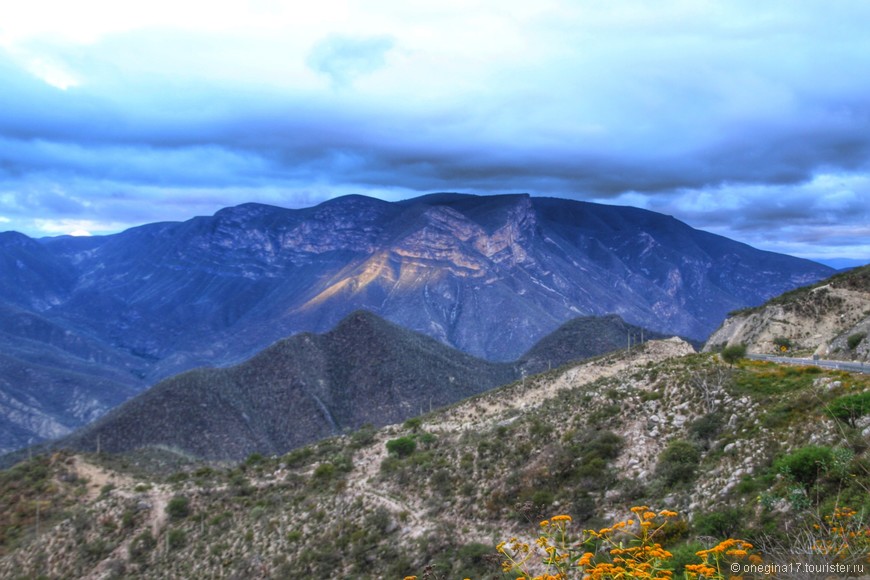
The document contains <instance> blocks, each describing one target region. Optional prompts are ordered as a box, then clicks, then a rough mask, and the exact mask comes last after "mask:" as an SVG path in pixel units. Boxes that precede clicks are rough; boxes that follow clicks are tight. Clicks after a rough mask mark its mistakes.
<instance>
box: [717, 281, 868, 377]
mask: <svg viewBox="0 0 870 580" xmlns="http://www.w3.org/2000/svg"><path fill="white" fill-rule="evenodd" d="M868 335H870V265H868V266H862V267H860V268H855V269H853V270H849V271H847V272H844V273H841V274H837V275H835V276H832V277H830V278H827V279H825V280H822V281H820V282H817V283H815V284H812V285H809V286H803V287H801V288H798V289H796V290H793V291H791V292H786V293H785V294H783V295H781V296H777V297H776V298H773V299H771V300H769V301H768V302H766V303H765V304H763V305H761V306H757V307H754V308H747V309H744V310H741V311H738V312H735V313H733V314H732V315H731V316H729V317H728V318H727V319H726V320H725V322H724V323H723V324H722V326H721V327H720V328H719V329H718V330H716V332H714V333H713V334H712V335H711V336H710V338H709V339H708V340H707V344H706V345H705V347H704V348H705V350H707V351H710V350H717V349H720V348H722V347H723V346H726V345H734V344H745V345H747V347H748V352H751V353H757V354H774V353H786V354H791V355H794V356H809V355H810V354H812V355H816V356H819V357H821V358H826V359H837V360H857V361H868V360H870V340H867V336H868Z"/></svg>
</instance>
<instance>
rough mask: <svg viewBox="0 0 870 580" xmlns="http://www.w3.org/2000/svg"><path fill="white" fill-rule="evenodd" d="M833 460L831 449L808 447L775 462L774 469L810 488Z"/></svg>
mask: <svg viewBox="0 0 870 580" xmlns="http://www.w3.org/2000/svg"><path fill="white" fill-rule="evenodd" d="M832 459H833V453H832V451H831V448H830V447H824V446H821V445H807V446H806V447H801V448H800V449H798V450H797V451H795V452H794V453H789V454H788V455H784V456H782V457H780V458H779V459H777V460H776V461H774V463H773V468H774V469H775V470H776V471H778V472H779V473H783V474H787V475H790V476H791V477H792V478H793V479H794V480H795V481H796V482H798V483H801V484H803V485H804V486H805V487H810V486H811V485H813V484H814V483H815V482H816V480H817V479H818V477H819V475H820V474H821V473H823V472H824V471H825V470H826V469H827V466H828V465H830V463H831V460H832Z"/></svg>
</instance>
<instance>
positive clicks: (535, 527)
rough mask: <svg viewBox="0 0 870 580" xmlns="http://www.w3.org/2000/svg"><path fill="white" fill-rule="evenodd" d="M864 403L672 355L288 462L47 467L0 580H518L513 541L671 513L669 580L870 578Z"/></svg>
mask: <svg viewBox="0 0 870 580" xmlns="http://www.w3.org/2000/svg"><path fill="white" fill-rule="evenodd" d="M868 393H870V377H867V376H863V375H857V374H855V375H850V374H847V373H842V372H839V371H829V370H823V369H815V368H810V367H794V366H778V365H774V364H769V363H761V362H752V363H750V364H745V365H741V364H738V365H736V366H734V367H731V366H729V365H726V364H724V363H723V362H722V361H720V360H719V358H718V357H716V356H715V355H713V354H709V353H708V354H693V352H692V349H691V347H690V346H689V345H688V344H686V343H684V342H682V341H679V340H676V339H671V340H666V341H651V342H647V343H646V344H644V345H642V346H639V347H638V348H634V349H632V352H631V353H630V354H629V353H627V352H625V351H620V352H617V353H614V354H612V355H609V356H606V357H602V358H598V359H596V360H594V361H589V362H585V363H581V364H578V365H571V366H567V367H564V368H560V369H554V370H553V371H552V372H550V373H545V374H543V375H538V376H530V377H527V378H526V380H525V381H524V382H522V383H520V382H517V383H513V384H511V385H507V386H505V387H502V388H499V389H495V390H492V391H488V392H486V393H482V394H480V395H477V396H474V397H472V398H471V399H467V400H464V401H462V402H460V403H457V404H456V405H453V406H451V407H449V408H447V409H442V410H438V411H435V412H433V413H427V414H425V415H424V416H422V417H420V418H419V421H415V422H413V423H406V424H393V425H389V426H387V427H384V428H382V429H378V430H375V429H361V430H360V431H356V432H353V433H348V434H344V435H341V436H337V437H332V438H330V439H327V440H324V441H320V442H318V443H317V444H314V445H310V446H305V447H302V448H299V449H296V450H294V451H292V452H290V453H287V454H284V455H281V456H278V457H262V456H257V455H252V456H250V457H248V458H247V459H246V460H245V461H244V462H241V463H230V464H227V463H224V462H221V463H214V462H212V463H206V462H196V461H191V460H190V459H189V458H185V457H183V456H181V455H178V454H176V453H172V452H171V451H170V450H165V449H164V450H155V449H149V450H140V451H137V452H135V453H129V454H124V455H121V456H115V455H111V454H106V453H102V454H99V455H97V454H71V453H69V452H62V451H61V452H54V453H51V454H45V455H40V456H34V457H33V459H32V460H30V461H26V460H25V461H23V462H22V463H21V464H19V465H17V466H15V467H14V468H12V469H9V470H4V471H0V577H3V578H7V577H8V578H18V577H21V578H25V577H26V578H39V577H46V578H61V577H62V578H143V579H158V578H190V579H205V578H357V579H360V580H367V579H372V580H374V579H383V578H403V577H407V576H409V575H416V576H417V577H418V578H424V577H429V578H474V579H476V580H495V579H500V578H504V577H506V576H507V577H518V576H521V574H520V573H519V572H518V571H516V570H512V571H511V572H516V573H514V574H513V575H510V574H506V573H505V572H504V571H503V570H502V568H501V563H502V562H503V561H504V557H503V556H501V555H498V554H497V553H496V545H497V544H498V543H499V542H501V541H503V540H509V539H510V538H518V539H519V542H520V543H526V542H527V543H528V544H530V545H532V546H534V541H535V540H536V539H537V538H539V537H540V536H541V535H542V534H546V533H547V531H548V529H547V528H546V526H541V525H539V522H540V521H541V520H543V519H545V518H551V517H552V516H555V515H557V514H567V515H569V516H571V517H572V518H573V521H572V522H571V523H570V524H569V527H568V530H569V534H570V536H571V537H570V542H569V543H570V544H574V543H575V542H574V539H575V538H577V539H579V536H581V534H583V532H582V530H586V529H594V530H601V529H603V528H608V529H609V528H611V527H612V526H613V525H614V523H615V522H618V521H625V520H627V519H629V518H633V519H634V521H635V525H634V526H632V524H624V525H625V529H626V531H631V532H638V535H640V533H639V530H638V524H637V520H638V517H640V515H641V514H640V513H638V514H637V516H636V515H635V514H633V513H632V512H631V511H629V510H630V508H631V507H632V506H649V507H648V508H641V510H640V511H641V512H643V511H645V510H649V509H651V511H652V512H654V513H653V515H655V514H656V513H660V511H661V510H673V511H674V512H677V516H676V517H672V518H669V520H670V523H669V524H668V525H667V526H663V527H662V528H661V529H659V528H658V525H659V523H660V522H661V521H662V518H661V517H656V518H655V524H654V525H655V528H653V529H656V530H657V532H656V534H655V541H656V542H661V544H662V547H663V548H664V550H667V551H668V552H669V553H670V554H672V555H673V557H670V556H669V555H664V552H662V551H661V550H656V552H657V553H658V554H662V555H661V556H656V558H657V565H658V564H660V563H661V564H665V565H674V566H675V568H676V569H675V570H674V574H673V577H675V578H680V577H683V574H682V569H681V567H682V565H684V564H686V563H690V562H691V563H697V562H698V561H699V560H698V558H697V557H696V553H697V552H698V551H700V550H709V549H711V548H713V547H714V546H716V545H717V543H718V542H719V541H721V540H724V539H725V538H741V539H745V540H747V541H749V542H750V543H751V544H752V545H754V546H755V549H754V550H753V553H760V555H761V556H762V557H763V564H764V565H769V566H771V569H773V568H772V567H773V566H777V567H778V568H776V569H779V570H788V569H789V566H792V567H795V565H794V562H795V554H796V553H800V554H801V562H804V564H802V566H804V567H807V564H808V563H809V564H811V565H813V566H818V568H816V570H819V569H823V570H825V571H824V572H823V573H821V574H819V573H814V571H812V570H810V571H809V572H807V573H806V574H803V570H802V571H801V574H802V575H801V576H799V577H801V578H821V577H825V576H828V575H829V574H828V571H830V570H831V569H832V568H830V566H846V565H850V566H855V567H854V568H848V569H846V568H840V569H841V570H847V571H848V570H854V571H855V572H856V573H857V574H859V575H860V574H861V572H860V568H858V567H857V566H860V565H863V566H864V568H863V569H864V570H866V557H867V553H868V552H867V548H868V545H867V538H866V534H865V532H866V530H867V525H868V519H867V513H868V510H870V496H868V494H867V489H868V486H870V470H868V459H870V451H868V447H867V444H866V438H867V436H868V434H870V421H868V420H870V415H868V413H867V409H866V405H865V406H864V409H863V411H862V410H860V409H859V407H858V406H854V405H852V406H850V405H851V403H854V402H855V401H856V400H860V397H864V400H866V396H867V394H868ZM837 409H840V410H849V409H852V413H853V414H852V415H851V416H850V415H849V414H846V415H842V416H843V417H844V419H839V418H838V415H840V413H838V412H834V411H835V410H837ZM397 441H398V442H405V443H404V444H403V445H399V444H397V443H396V442H397ZM408 441H412V442H414V444H415V445H413V446H412V445H410V444H408V443H407V442H408ZM389 449H394V451H392V452H391V451H389ZM397 449H400V450H401V452H399V451H397ZM835 510H836V511H835ZM853 510H854V511H853ZM642 517H643V518H644V519H645V520H646V519H648V516H647V515H645V514H644V515H643V516H642ZM824 518H828V519H827V520H825V519H824ZM551 521H552V520H551ZM602 533H604V532H602ZM616 539H617V540H620V539H622V536H616ZM844 539H848V541H844ZM830 546H837V549H836V550H831V549H830ZM582 548H583V550H585V549H586V547H585V545H583V546H582ZM581 551H582V550H581ZM594 551H595V552H596V554H595V557H596V558H598V559H606V558H607V557H608V550H594ZM620 554H623V555H625V557H627V558H630V557H631V552H630V551H626V550H622V551H620ZM578 555H579V554H578ZM723 557H724V558H726V559H727V558H728V557H729V556H728V555H723ZM536 561H538V562H539V561H540V560H539V557H537V556H535V557H533V558H532V559H531V560H530V567H531V568H532V570H531V571H532V573H533V574H539V573H543V570H542V568H540V567H535V566H534V562H536ZM725 566H726V565H725V564H723V567H725ZM822 567H826V568H822ZM572 569H575V570H577V572H576V577H579V576H580V574H579V572H580V571H579V570H578V569H577V568H576V566H574V565H573V564H572ZM846 573H848V572H846ZM571 577H575V573H574V572H572V573H571Z"/></svg>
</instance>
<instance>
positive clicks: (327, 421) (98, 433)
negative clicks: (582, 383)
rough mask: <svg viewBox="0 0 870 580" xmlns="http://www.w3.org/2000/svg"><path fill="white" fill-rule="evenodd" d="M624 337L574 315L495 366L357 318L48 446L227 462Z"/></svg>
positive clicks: (477, 388) (389, 417)
mask: <svg viewBox="0 0 870 580" xmlns="http://www.w3.org/2000/svg"><path fill="white" fill-rule="evenodd" d="M626 332H632V333H633V334H634V336H635V342H638V341H639V338H640V335H641V334H642V333H643V332H644V330H643V329H640V328H637V327H633V326H630V325H626V324H625V323H624V322H623V321H622V320H621V319H620V318H619V317H617V316H607V317H600V318H596V317H584V318H578V319H575V320H573V321H570V322H568V323H566V324H564V325H563V326H562V327H560V329H558V330H557V331H555V332H554V333H553V334H552V335H549V336H547V337H545V338H544V339H542V340H541V341H539V342H538V343H537V344H536V345H535V346H533V347H532V348H531V349H530V350H529V351H528V352H527V353H526V354H524V355H523V356H522V357H521V358H520V359H518V360H517V361H515V362H512V363H493V362H488V361H485V360H482V359H477V358H475V357H472V356H470V355H467V354H465V353H462V352H460V351H457V350H455V349H452V348H450V347H448V346H446V345H444V344H442V343H440V342H438V341H436V340H435V339H433V338H431V337H428V336H425V335H422V334H420V333H416V332H412V331H409V330H407V329H404V328H402V327H400V326H398V325H396V324H393V323H391V322H388V321H386V320H384V319H382V318H380V317H378V316H377V315H375V314H373V313H371V312H368V311H365V310H359V311H356V312H353V313H351V314H350V315H348V316H347V317H345V318H344V319H343V320H342V321H340V322H339V323H338V324H337V325H336V326H335V327H334V328H333V329H331V330H330V331H328V332H326V333H324V334H313V333H307V332H306V333H300V334H297V335H294V336H291V337H288V338H286V339H283V340H280V341H278V342H276V343H275V344H273V345H271V346H269V347H267V348H266V349H264V350H263V351H261V352H259V353H257V354H256V355H254V356H253V357H252V358H250V359H248V360H247V361H245V362H243V363H240V364H239V365H235V366H232V367H227V368H199V369H193V370H190V371H186V372H184V373H181V374H180V375H176V376H173V377H170V378H168V379H165V380H164V381H161V382H160V383H158V384H157V385H155V386H154V387H152V388H151V389H149V390H148V391H146V392H144V393H141V394H140V395H138V396H136V397H134V398H132V399H131V400H129V401H127V402H126V403H124V404H122V405H120V406H119V407H118V408H116V409H114V410H112V411H111V412H109V413H107V414H106V415H105V416H103V417H101V418H100V419H98V420H96V421H95V422H94V423H92V424H90V425H87V426H85V427H83V428H81V429H80V430H78V431H76V432H75V433H72V434H70V435H68V436H66V437H64V438H62V439H60V440H59V441H56V442H54V443H52V444H51V447H53V448H65V447H69V448H74V449H86V450H96V449H98V448H99V449H101V450H103V451H107V452H114V453H119V452H126V451H131V450H133V449H137V448H143V447H154V446H164V447H168V448H172V449H177V450H180V451H182V452H183V453H186V454H190V455H192V456H196V457H202V458H205V459H234V460H239V459H242V458H244V457H246V456H247V455H249V454H251V453H255V452H256V453H262V454H280V453H286V452H287V451H288V450H290V449H292V448H295V447H298V446H300V445H303V444H308V443H312V442H314V441H317V440H319V439H323V438H326V437H329V436H334V435H339V434H341V433H343V432H346V431H348V430H356V429H359V428H361V427H362V426H363V425H365V424H371V425H374V426H376V427H380V426H383V425H386V424H388V423H397V422H401V421H404V420H405V419H408V418H410V417H413V416H416V415H420V414H423V413H424V412H426V411H431V410H432V409H434V408H441V407H444V406H445V405H449V404H453V403H456V402H457V401H459V400H462V399H466V398H468V397H470V396H473V395H477V394H480V393H482V392H484V391H486V390H489V389H492V388H495V387H498V386H500V385H503V384H507V383H510V382H513V381H516V380H519V379H520V378H521V377H524V376H526V375H527V374H536V373H539V372H541V371H544V370H549V369H550V368H555V367H560V366H562V365H564V364H566V363H569V362H576V361H577V360H582V359H586V358H590V357H593V356H599V355H603V354H605V353H608V352H612V351H614V350H618V349H620V348H624V347H625V345H624V344H623V343H622V341H623V340H624V338H625V336H626V335H625V333H626ZM645 332H646V333H647V338H649V339H651V338H655V337H657V336H658V335H656V334H655V333H650V332H649V331H645Z"/></svg>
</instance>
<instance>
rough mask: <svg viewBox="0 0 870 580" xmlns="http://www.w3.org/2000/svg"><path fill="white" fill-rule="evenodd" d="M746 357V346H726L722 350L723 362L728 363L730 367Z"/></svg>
mask: <svg viewBox="0 0 870 580" xmlns="http://www.w3.org/2000/svg"><path fill="white" fill-rule="evenodd" d="M745 356H746V345H745V344H735V345H733V346H726V347H725V348H724V349H722V360H724V361H725V362H727V363H728V364H729V365H733V364H734V363H736V362H737V361H739V360H740V359H742V358H744V357H745Z"/></svg>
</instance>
